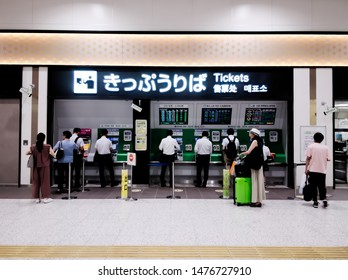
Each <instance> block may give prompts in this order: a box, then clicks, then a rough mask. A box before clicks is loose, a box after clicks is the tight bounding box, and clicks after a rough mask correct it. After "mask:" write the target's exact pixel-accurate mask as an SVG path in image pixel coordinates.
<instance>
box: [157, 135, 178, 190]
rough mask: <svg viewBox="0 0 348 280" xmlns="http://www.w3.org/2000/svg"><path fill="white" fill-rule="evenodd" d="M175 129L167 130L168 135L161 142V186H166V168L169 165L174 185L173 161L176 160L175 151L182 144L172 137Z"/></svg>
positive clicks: (171, 181)
mask: <svg viewBox="0 0 348 280" xmlns="http://www.w3.org/2000/svg"><path fill="white" fill-rule="evenodd" d="M172 135H173V131H172V130H171V129H168V130H167V137H165V138H163V139H162V140H161V143H160V144H159V147H158V148H159V149H160V151H162V154H161V158H160V162H161V163H163V164H162V168H161V177H160V180H161V187H165V186H166V180H165V175H166V170H167V166H169V174H170V186H171V187H172V186H173V170H172V163H173V162H174V161H175V152H176V151H179V150H180V146H179V144H178V142H177V141H176V139H174V138H172Z"/></svg>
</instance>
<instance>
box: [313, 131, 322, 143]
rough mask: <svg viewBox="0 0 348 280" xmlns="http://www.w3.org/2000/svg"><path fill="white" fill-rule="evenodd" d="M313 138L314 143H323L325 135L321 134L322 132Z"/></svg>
mask: <svg viewBox="0 0 348 280" xmlns="http://www.w3.org/2000/svg"><path fill="white" fill-rule="evenodd" d="M313 138H314V142H316V143H321V142H323V140H324V135H323V134H321V133H320V132H316V133H315V134H314V136H313Z"/></svg>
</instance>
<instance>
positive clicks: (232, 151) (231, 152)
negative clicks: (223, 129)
mask: <svg viewBox="0 0 348 280" xmlns="http://www.w3.org/2000/svg"><path fill="white" fill-rule="evenodd" d="M227 140H228V144H227V146H226V150H225V153H226V156H227V158H228V159H230V160H234V159H235V158H236V157H237V147H236V143H235V140H236V137H234V138H233V140H232V141H231V139H230V138H229V137H227Z"/></svg>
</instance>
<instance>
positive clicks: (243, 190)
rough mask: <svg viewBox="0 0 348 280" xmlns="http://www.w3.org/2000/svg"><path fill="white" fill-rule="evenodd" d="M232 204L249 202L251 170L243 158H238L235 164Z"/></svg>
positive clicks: (240, 204) (248, 203) (247, 203)
mask: <svg viewBox="0 0 348 280" xmlns="http://www.w3.org/2000/svg"><path fill="white" fill-rule="evenodd" d="M234 168H235V174H236V178H235V183H234V185H233V186H234V190H233V193H234V204H236V205H237V206H242V205H250V203H251V170H250V168H249V167H248V166H247V165H245V163H244V160H243V159H238V160H237V162H236V164H235V166H234Z"/></svg>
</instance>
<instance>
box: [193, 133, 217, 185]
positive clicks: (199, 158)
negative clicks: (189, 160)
mask: <svg viewBox="0 0 348 280" xmlns="http://www.w3.org/2000/svg"><path fill="white" fill-rule="evenodd" d="M208 136H209V133H208V131H203V132H202V138H201V139H198V140H197V142H196V144H195V153H196V164H197V178H196V187H198V188H206V187H207V182H208V176H209V163H210V155H211V153H212V152H213V144H212V143H211V141H210V140H209V138H208ZM202 170H203V173H204V177H203V184H202Z"/></svg>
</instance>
